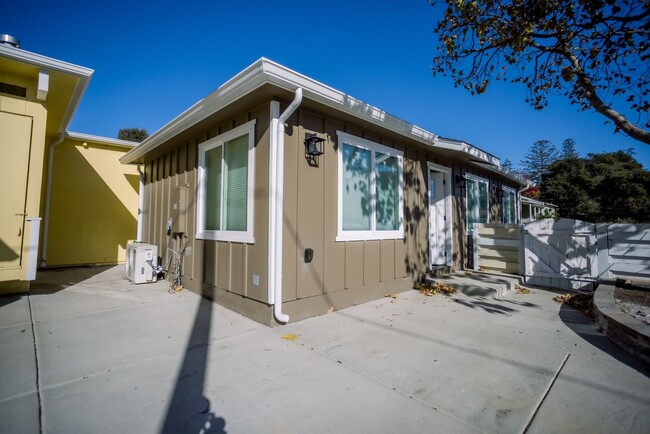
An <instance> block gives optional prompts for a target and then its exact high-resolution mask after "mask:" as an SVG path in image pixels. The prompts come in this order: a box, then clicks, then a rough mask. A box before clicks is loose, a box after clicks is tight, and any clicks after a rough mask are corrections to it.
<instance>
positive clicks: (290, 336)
mask: <svg viewBox="0 0 650 434" xmlns="http://www.w3.org/2000/svg"><path fill="white" fill-rule="evenodd" d="M282 339H286V340H288V341H297V340H298V336H296V335H294V334H293V333H287V334H284V335H282Z"/></svg>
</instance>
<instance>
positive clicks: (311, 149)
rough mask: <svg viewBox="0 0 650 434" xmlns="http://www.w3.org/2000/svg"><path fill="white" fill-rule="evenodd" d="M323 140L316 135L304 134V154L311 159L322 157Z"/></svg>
mask: <svg viewBox="0 0 650 434" xmlns="http://www.w3.org/2000/svg"><path fill="white" fill-rule="evenodd" d="M324 141H325V139H323V138H321V137H318V136H317V135H316V134H310V133H306V134H305V152H306V153H307V155H310V156H312V157H318V156H319V155H323V154H324V153H325V151H323V142H324Z"/></svg>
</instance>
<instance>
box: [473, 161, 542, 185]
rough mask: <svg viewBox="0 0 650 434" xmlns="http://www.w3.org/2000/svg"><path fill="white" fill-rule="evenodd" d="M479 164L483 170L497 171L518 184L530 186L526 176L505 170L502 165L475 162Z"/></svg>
mask: <svg viewBox="0 0 650 434" xmlns="http://www.w3.org/2000/svg"><path fill="white" fill-rule="evenodd" d="M477 164H478V165H479V166H481V167H482V168H484V169H485V170H489V171H490V172H494V173H498V174H499V175H501V176H503V177H504V178H508V179H509V180H511V181H514V182H516V183H517V184H518V185H522V186H526V187H528V186H530V181H528V180H527V179H526V178H524V177H522V176H519V175H517V174H516V173H512V172H507V171H505V170H504V169H503V168H502V167H496V166H492V165H489V164H483V163H477Z"/></svg>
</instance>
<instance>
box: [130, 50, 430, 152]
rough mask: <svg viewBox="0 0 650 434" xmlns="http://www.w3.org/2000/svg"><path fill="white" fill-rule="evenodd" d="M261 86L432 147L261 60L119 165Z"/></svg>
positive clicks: (412, 130)
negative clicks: (300, 93)
mask: <svg viewBox="0 0 650 434" xmlns="http://www.w3.org/2000/svg"><path fill="white" fill-rule="evenodd" d="M265 84H272V85H274V86H276V87H278V88H280V89H285V90H288V91H291V92H294V91H295V90H296V89H297V88H302V89H303V94H304V96H305V97H306V98H309V99H310V100H313V101H315V102H318V103H321V104H323V105H325V106H328V107H332V108H334V109H336V110H340V111H343V112H345V113H347V114H350V115H352V116H355V117H357V118H360V119H362V120H365V121H368V122H371V123H373V124H375V125H378V126H381V127H383V128H386V129H389V130H391V131H394V132H396V133H398V134H400V135H405V136H408V137H410V138H412V139H414V140H417V141H418V142H420V143H423V144H426V145H428V146H434V142H435V139H436V137H437V135H435V134H433V133H430V132H428V131H426V130H424V129H422V128H419V127H417V126H415V125H412V124H410V123H408V122H406V121H403V120H401V119H399V118H397V117H396V116H393V115H391V114H389V113H386V112H385V111H383V110H380V109H378V108H377V107H374V106H371V105H369V104H366V103H364V102H363V101H360V100H358V99H356V98H353V97H351V96H349V95H347V94H345V93H343V92H340V91H338V90H336V89H334V88H332V87H329V86H327V85H325V84H322V83H320V82H318V81H316V80H313V79H311V78H309V77H307V76H305V75H302V74H299V73H297V72H295V71H293V70H291V69H288V68H286V67H284V66H282V65H280V64H278V63H275V62H273V61H271V60H268V59H266V58H261V59H259V60H258V61H256V62H255V63H253V64H252V65H250V66H249V67H248V68H246V69H245V70H243V71H242V72H240V73H239V74H237V75H236V76H235V77H233V78H232V79H230V80H228V81H227V82H226V83H225V84H223V85H222V86H221V87H219V88H218V89H217V90H215V91H214V92H212V93H211V94H210V95H208V96H207V97H205V98H203V99H202V100H200V101H199V102H197V103H196V104H194V105H193V106H192V107H190V108H189V109H187V110H186V111H184V112H183V113H181V114H180V115H179V116H177V117H176V118H175V119H173V120H172V121H171V122H169V123H168V124H167V125H165V126H164V127H162V128H161V129H160V130H158V131H156V132H155V133H154V134H153V135H151V136H150V137H149V138H148V139H147V140H145V141H143V142H142V143H141V144H140V145H139V146H137V147H136V148H134V149H133V150H131V151H129V152H128V153H127V154H126V155H124V156H123V157H122V158H121V159H120V162H122V163H124V164H129V163H134V162H136V160H139V159H141V158H142V157H144V156H145V155H146V154H147V153H148V152H150V151H152V150H153V149H155V148H156V147H158V146H159V145H161V144H163V143H165V142H166V141H167V140H170V139H171V138H173V137H174V136H175V135H177V134H179V133H181V132H182V131H184V130H185V129H187V128H189V127H191V126H192V125H194V124H196V123H197V122H200V121H202V120H203V119H205V118H207V117H209V116H210V115H212V114H214V113H216V112H217V111H219V110H221V109H222V108H224V107H226V106H228V105H229V104H231V103H232V102H234V101H236V100H238V99H240V98H242V97H243V96H245V95H247V94H249V93H250V92H252V91H254V90H255V89H257V88H259V87H261V86H263V85H265Z"/></svg>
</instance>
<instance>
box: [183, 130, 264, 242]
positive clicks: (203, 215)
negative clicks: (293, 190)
mask: <svg viewBox="0 0 650 434" xmlns="http://www.w3.org/2000/svg"><path fill="white" fill-rule="evenodd" d="M254 136H255V121H254V120H253V121H250V122H248V123H246V124H244V125H242V126H240V127H237V128H234V129H232V130H230V131H228V132H226V133H224V134H221V135H219V136H217V137H215V138H213V139H210V140H207V141H205V142H204V143H202V144H201V145H199V180H198V182H199V184H198V197H197V211H198V212H197V235H196V237H197V238H200V239H214V240H223V241H239V242H245V243H253V242H254V237H253V229H252V226H253V219H252V217H253V173H254V171H253V165H254V150H255V147H254Z"/></svg>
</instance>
